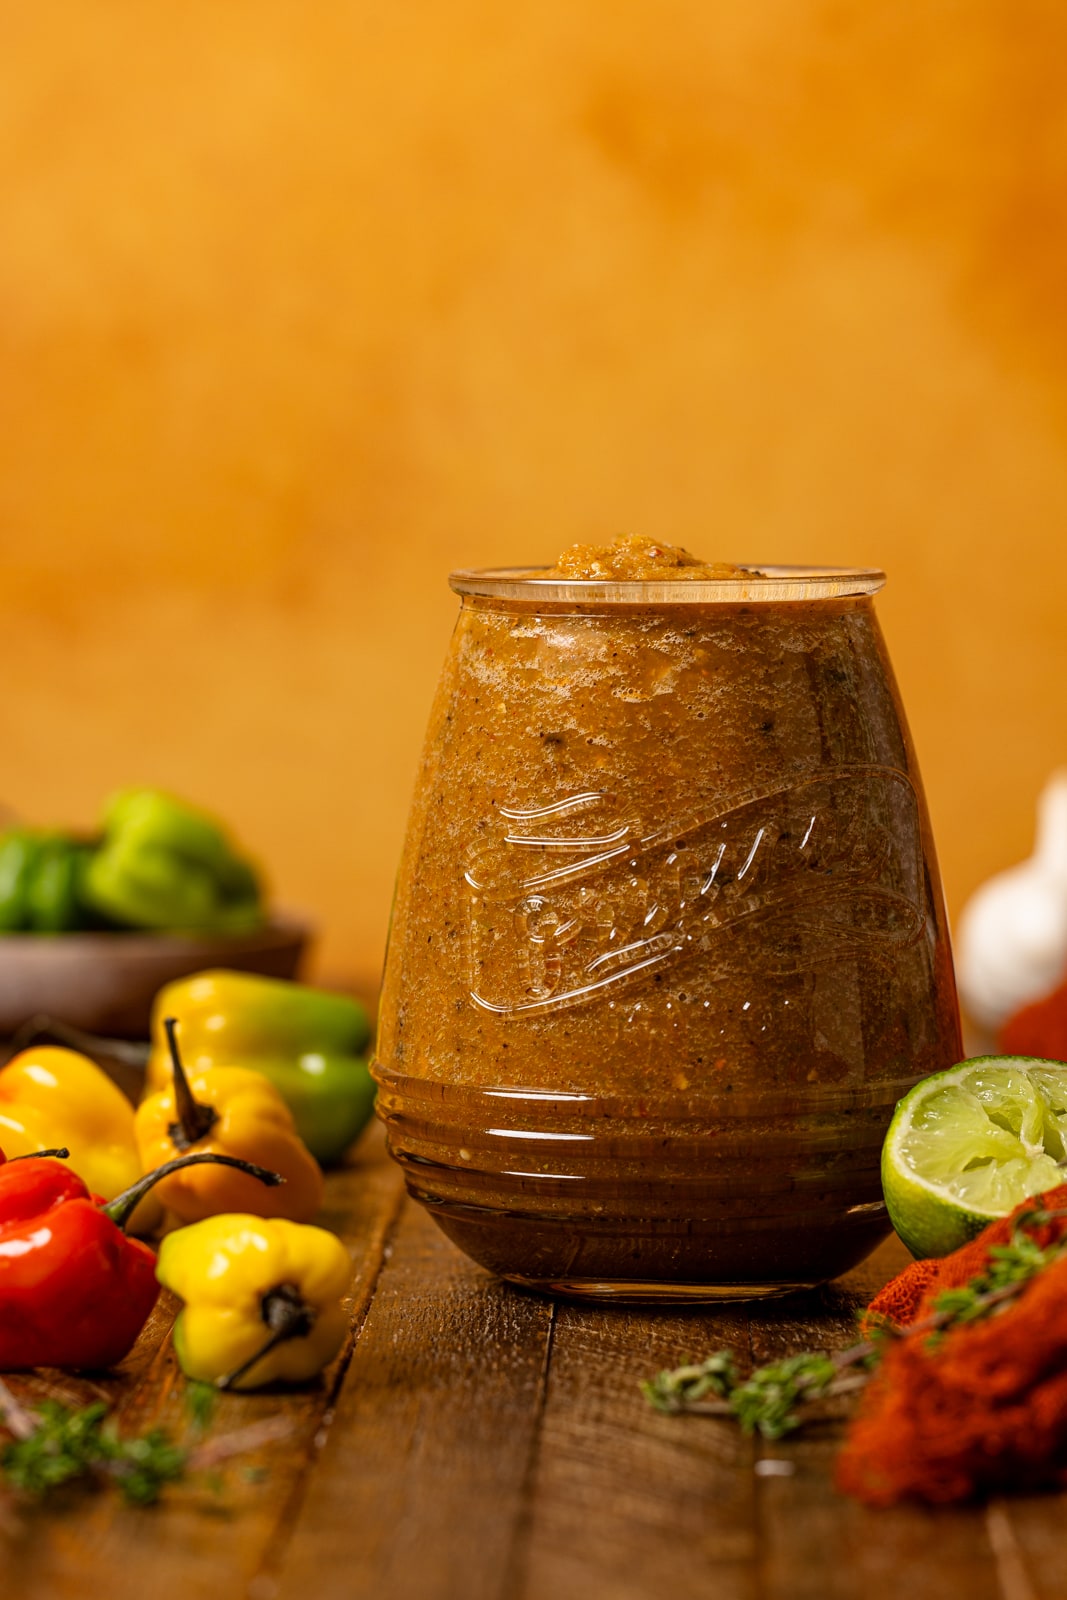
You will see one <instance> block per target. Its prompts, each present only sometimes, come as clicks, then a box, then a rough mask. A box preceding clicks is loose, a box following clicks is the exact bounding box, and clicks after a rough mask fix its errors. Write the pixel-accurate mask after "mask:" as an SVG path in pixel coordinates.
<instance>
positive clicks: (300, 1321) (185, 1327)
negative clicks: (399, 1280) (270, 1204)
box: [157, 1216, 352, 1389]
mask: <svg viewBox="0 0 1067 1600" xmlns="http://www.w3.org/2000/svg"><path fill="white" fill-rule="evenodd" d="M351 1271H352V1268H351V1263H350V1261H349V1258H348V1252H347V1250H346V1249H345V1247H344V1245H343V1244H342V1243H341V1241H340V1240H339V1239H337V1238H336V1237H335V1236H334V1235H333V1234H332V1233H327V1232H326V1231H325V1229H323V1228H308V1227H301V1226H300V1225H299V1224H297V1223H294V1222H285V1221H277V1220H275V1221H264V1220H263V1219H262V1218H260V1217H252V1216H221V1217H211V1218H209V1219H208V1220H207V1221H206V1222H197V1223H194V1224H193V1226H192V1227H189V1228H180V1229H179V1230H178V1231H177V1232H176V1233H171V1234H168V1235H167V1237H166V1238H165V1239H164V1240H163V1243H162V1245H161V1247H160V1251H159V1265H158V1267H157V1272H158V1276H159V1281H160V1282H161V1283H162V1284H165V1285H166V1287H167V1288H168V1289H171V1290H173V1291H174V1293H175V1294H177V1295H180V1296H181V1298H182V1300H184V1301H185V1306H184V1308H183V1310H182V1311H181V1313H180V1314H179V1316H178V1320H177V1322H176V1323H175V1325H174V1349H175V1352H176V1354H177V1357H178V1361H179V1363H180V1365H181V1369H182V1371H183V1372H184V1373H185V1374H186V1376H187V1377H190V1378H195V1379H199V1380H200V1381H201V1382H204V1383H213V1384H216V1385H217V1386H218V1387H219V1388H223V1389H257V1388H260V1387H261V1386H262V1385H263V1384H267V1383H273V1382H275V1381H276V1380H278V1379H282V1380H286V1381H288V1382H299V1381H301V1380H303V1379H305V1378H311V1377H314V1375H315V1373H317V1372H319V1371H320V1370H321V1369H322V1368H323V1367H324V1366H325V1365H326V1364H327V1362H329V1361H332V1360H333V1358H334V1356H335V1355H336V1354H337V1352H338V1351H339V1350H340V1348H341V1345H342V1343H343V1342H344V1337H345V1332H346V1330H347V1327H348V1319H347V1317H346V1315H345V1312H344V1309H343V1307H342V1306H341V1303H340V1302H341V1296H342V1295H343V1294H344V1293H345V1292H346V1290H347V1289H348V1284H349V1279H350V1276H351Z"/></svg>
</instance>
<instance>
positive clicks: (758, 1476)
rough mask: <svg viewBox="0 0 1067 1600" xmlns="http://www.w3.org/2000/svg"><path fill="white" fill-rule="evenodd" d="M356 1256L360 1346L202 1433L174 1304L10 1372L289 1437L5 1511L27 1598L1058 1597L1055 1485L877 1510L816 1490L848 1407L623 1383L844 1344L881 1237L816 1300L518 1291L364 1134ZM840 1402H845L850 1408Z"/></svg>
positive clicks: (27, 1394)
mask: <svg viewBox="0 0 1067 1600" xmlns="http://www.w3.org/2000/svg"><path fill="white" fill-rule="evenodd" d="M323 1220H324V1221H325V1222H326V1223H327V1225H328V1226H330V1227H332V1228H335V1229H336V1230H337V1231H338V1232H339V1233H340V1234H341V1236H342V1237H343V1239H344V1240H345V1243H346V1244H347V1245H348V1247H349V1249H350V1250H351V1253H352V1259H353V1286H352V1293H351V1302H350V1304H351V1328H352V1331H351V1337H350V1339H349V1342H348V1344H347V1345H346V1347H345V1349H344V1350H343V1351H342V1353H341V1356H340V1357H339V1358H338V1360H337V1361H336V1362H335V1363H334V1366H333V1367H332V1368H331V1369H330V1370H329V1371H328V1372H327V1373H326V1374H325V1376H324V1378H323V1380H322V1381H321V1383H318V1384H316V1385H313V1386H310V1387H308V1388H305V1389H302V1390H300V1391H289V1392H286V1393H273V1394H260V1395H233V1396H226V1397H221V1398H220V1401H219V1404H218V1406H217V1409H216V1411H215V1413H214V1415H213V1416H212V1418H211V1420H210V1424H209V1426H208V1430H207V1433H206V1434H205V1435H198V1433H197V1429H196V1426H195V1423H194V1421H193V1419H192V1417H191V1415H190V1413H189V1409H188V1407H187V1404H186V1399H185V1386H184V1380H183V1379H182V1376H181V1374H180V1372H179V1371H178V1370H177V1367H176V1365H175V1362H174V1357H173V1354H172V1352H171V1349H170V1342H169V1338H168V1333H169V1328H170V1323H171V1321H172V1318H173V1314H174V1311H175V1309H176V1308H175V1304H174V1302H172V1301H170V1299H169V1297H168V1298H166V1299H165V1302H164V1303H162V1304H161V1305H160V1307H159V1308H158V1309H157V1311H156V1313H155V1315H154V1316H153V1318H152V1321H151V1323H150V1325H149V1327H148V1328H147V1329H146V1331H145V1333H144V1335H143V1336H142V1338H141V1340H140V1341H139V1343H138V1345H137V1347H136V1348H135V1350H134V1351H133V1353H132V1355H131V1356H130V1357H129V1359H128V1360H127V1361H126V1362H125V1363H124V1365H123V1367H122V1369H121V1370H120V1371H119V1372H118V1373H116V1374H115V1375H113V1376H109V1377H106V1378H102V1379H99V1380H90V1379H88V1378H81V1377H77V1378H73V1377H70V1376H67V1375H63V1374H59V1373H50V1372H41V1373H36V1374H33V1375H26V1376H22V1377H19V1378H15V1379H12V1380H11V1385H12V1388H13V1389H15V1390H16V1392H17V1393H18V1394H19V1395H20V1396H21V1397H23V1398H25V1399H27V1400H29V1401H31V1402H32V1401H33V1400H35V1399H39V1398H41V1397H43V1396H45V1395H47V1394H55V1395H59V1396H62V1397H64V1398H68V1397H69V1398H81V1399H89V1398H92V1397H94V1396H97V1395H99V1394H105V1395H107V1396H108V1397H110V1398H111V1399H112V1400H113V1401H114V1403H115V1405H116V1406H117V1408H118V1411H119V1415H120V1417H121V1421H122V1423H123V1425H124V1426H129V1427H131V1428H133V1427H143V1426H145V1425H148V1424H154V1423H160V1424H164V1425H166V1426H167V1427H168V1428H170V1429H171V1430H172V1431H173V1433H174V1434H175V1435H176V1436H177V1437H180V1438H182V1439H184V1440H187V1441H190V1442H192V1441H195V1440H196V1439H198V1438H201V1437H202V1438H206V1439H208V1440H210V1439H211V1438H214V1437H216V1436H220V1435H222V1434H226V1433H231V1432H233V1431H234V1430H235V1429H237V1428H240V1427H243V1426H245V1425H247V1424H249V1423H252V1422H256V1421H259V1420H261V1419H263V1418H266V1417H271V1416H275V1417H276V1416H279V1415H280V1416H282V1417H283V1418H284V1419H285V1421H286V1423H287V1424H288V1430H289V1431H288V1432H287V1433H286V1435H285V1437H284V1438H280V1439H276V1440H274V1441H273V1442H270V1443H268V1444H267V1445H265V1446H263V1447H261V1448H260V1449H259V1450H258V1451H257V1452H256V1453H255V1454H254V1455H252V1456H249V1457H247V1458H241V1459H240V1460H239V1461H237V1462H231V1463H228V1464H227V1465H226V1466H225V1467H223V1468H222V1469H220V1473H219V1479H220V1481H219V1482H218V1483H214V1484H213V1483H209V1482H206V1481H197V1482H194V1483H190V1484H188V1485H183V1486H180V1487H177V1488H175V1489H173V1490H172V1491H170V1492H169V1493H168V1494H167V1496H166V1498H165V1500H164V1502H163V1503H162V1504H161V1505H159V1506H158V1507H156V1508H154V1509H151V1510H147V1511H146V1510H136V1509H132V1508H127V1507H124V1506H122V1505H121V1504H119V1503H118V1501H117V1498H116V1497H114V1496H111V1495H105V1494H96V1495H84V1494H75V1493H71V1494H70V1496H69V1498H66V1499H59V1500H56V1501H54V1502H50V1503H49V1505H48V1506H47V1507H41V1508H32V1507H31V1508H27V1507H25V1506H24V1505H22V1504H21V1503H19V1502H16V1501H14V1500H7V1501H4V1502H3V1504H2V1506H0V1511H2V1520H0V1557H2V1564H3V1572H4V1578H5V1582H4V1585H3V1587H2V1589H0V1592H2V1593H3V1594H4V1595H7V1594H11V1595H15V1594H18V1595H19V1597H20V1600H67V1597H81V1596H86V1597H88V1596H94V1597H95V1596H96V1595H97V1594H99V1595H100V1596H101V1597H102V1600H127V1597H128V1600H134V1597H137V1600H201V1597H204V1600H216V1597H218V1600H239V1597H245V1596H247V1600H308V1597H311V1596H314V1597H316V1600H319V1597H321V1600H362V1597H364V1596H366V1597H368V1600H369V1597H372V1596H373V1597H374V1600H408V1597H412V1600H414V1597H416V1596H417V1597H418V1600H542V1597H550V1600H579V1597H581V1600H658V1597H659V1596H661V1595H662V1596H669V1597H670V1600H697V1597H700V1600H709V1597H710V1600H871V1597H872V1596H878V1597H879V1600H896V1597H898V1596H899V1597H901V1600H927V1597H930V1600H933V1597H935V1596H936V1597H937V1600H945V1597H952V1596H955V1595H960V1596H966V1600H1061V1597H1063V1596H1064V1595H1065V1594H1067V1548H1065V1546H1064V1543H1063V1539H1062V1521H1063V1500H1062V1498H1061V1497H1060V1496H1048V1497H1044V1498H1042V1497H1032V1498H1027V1499H1018V1500H998V1501H995V1502H993V1503H992V1504H991V1505H989V1506H988V1507H985V1508H978V1507H976V1508H971V1509H966V1510H953V1511H937V1512H933V1511H926V1510H922V1509H919V1508H913V1507H907V1508H896V1509H894V1510H891V1511H879V1512H875V1511H869V1510H866V1509H864V1508H863V1507H861V1506H858V1505H855V1504H854V1503H852V1502H851V1501H848V1500H845V1499H843V1498H842V1497H841V1496H839V1495H837V1494H835V1492H834V1490H833V1488H832V1467H833V1460H834V1455H835V1452H836V1449H837V1446H838V1443H839V1440H840V1436H841V1429H842V1420H841V1419H840V1418H839V1419H831V1420H829V1421H827V1422H825V1423H820V1424H819V1425H818V1426H817V1427H814V1428H812V1429H811V1430H809V1431H806V1432H805V1433H804V1434H802V1435H801V1436H800V1437H798V1438H796V1439H793V1440H789V1441H785V1442H782V1443H778V1444H775V1445H768V1444H764V1443H761V1442H753V1441H752V1440H749V1439H746V1438H745V1437H744V1436H743V1435H742V1434H741V1433H740V1432H739V1430H738V1429H737V1428H736V1427H734V1426H733V1425H732V1424H731V1423H729V1422H724V1421H719V1420H718V1419H709V1418H704V1417H663V1416H659V1415H658V1414H656V1413H655V1412H653V1411H652V1410H650V1408H649V1407H648V1406H647V1405H646V1403H645V1402H644V1400H643V1399H642V1397H641V1394H640V1392H639V1389H638V1384H639V1382H640V1380H641V1379H642V1378H644V1377H647V1376H649V1375H651V1374H652V1373H654V1372H655V1371H657V1370H658V1369H659V1368H660V1367H665V1366H673V1365H676V1364H678V1363H680V1362H682V1361H685V1360H687V1359H689V1358H691V1357H699V1356H701V1355H702V1354H704V1353H705V1352H707V1351H708V1350H709V1349H712V1348H717V1347H720V1346H723V1345H731V1346H733V1347H734V1348H735V1349H736V1350H737V1351H738V1353H739V1355H740V1356H741V1357H742V1358H743V1359H748V1358H751V1359H752V1360H754V1361H762V1360H766V1359H769V1358H771V1357H774V1356H776V1355H785V1354H788V1353H791V1352H795V1351H798V1350H802V1349H810V1348H820V1347H821V1348H828V1347H834V1346H840V1345H843V1344H847V1343H849V1342H851V1339H852V1337H853V1326H854V1312H855V1309H856V1307H857V1306H859V1305H861V1304H864V1303H865V1302H866V1301H867V1300H868V1299H869V1298H870V1296H871V1294H872V1293H873V1292H874V1290H875V1289H876V1288H877V1287H878V1286H879V1284H880V1283H882V1282H883V1281H884V1280H885V1279H886V1278H887V1277H888V1276H889V1275H890V1274H891V1273H892V1272H894V1271H896V1270H897V1269H898V1268H899V1267H900V1266H901V1265H902V1264H903V1261H904V1260H905V1259H906V1258H905V1255H904V1252H903V1249H902V1247H901V1246H900V1245H899V1244H897V1243H896V1242H893V1243H890V1244H887V1245H885V1246H883V1247H882V1248H881V1249H880V1250H879V1251H878V1252H877V1253H876V1254H875V1255H874V1256H873V1257H872V1258H871V1259H870V1261H868V1262H866V1263H865V1264H864V1265H863V1266H862V1267H860V1268H858V1269H857V1270H856V1271H855V1272H853V1273H851V1274H849V1275H848V1276H847V1277H846V1278H844V1279H841V1280H839V1281H838V1282H837V1283H836V1284H833V1285H831V1286H829V1287H827V1288H826V1289H823V1290H820V1291H817V1292H815V1293H812V1294H808V1295H798V1296H795V1297H793V1298H791V1299H789V1300H786V1301H779V1302H775V1303H769V1304H765V1305H753V1306H751V1307H746V1306H733V1307H730V1308H727V1309H723V1310H714V1309H707V1308H703V1309H699V1310H696V1309H688V1310H678V1311H672V1310H663V1309H644V1308H641V1309H634V1308H623V1307H617V1308H616V1307H585V1306H579V1305H574V1304H570V1303H566V1302H563V1301H560V1302H556V1303H553V1302H552V1301H550V1300H547V1299H543V1298H540V1297H538V1296H535V1295H532V1294H527V1293H524V1292H522V1291H520V1290H517V1289H512V1288H510V1287H509V1286H507V1285H506V1284H502V1283H499V1282H497V1281H495V1280H494V1279H492V1278H490V1277H488V1276H487V1275H486V1274H485V1273H484V1272H482V1271H481V1270H480V1269H479V1268H477V1267H476V1266H474V1265H473V1264H472V1263H471V1262H469V1261H467V1260H466V1258H465V1257H463V1256H461V1255H460V1254H459V1253H458V1252H457V1251H456V1250H455V1249H454V1248H453V1247H452V1246H451V1245H450V1244H449V1243H448V1242H447V1240H446V1239H445V1238H444V1236H443V1235H442V1234H440V1233H439V1232H438V1230H437V1228H436V1227H435V1225H434V1223H433V1221H432V1219H431V1218H430V1217H429V1216H427V1215H426V1213H425V1212H423V1211H422V1210H421V1209H420V1208H418V1207H417V1206H415V1205H413V1204H411V1203H410V1202H409V1201H407V1199H406V1198H405V1197H404V1194H403V1188H402V1184H401V1180H400V1176H399V1173H398V1172H397V1171H396V1170H395V1169H394V1168H393V1166H392V1164H391V1163H390V1162H389V1161H388V1159H387V1158H386V1156H385V1153H384V1149H383V1146H382V1140H381V1135H380V1132H379V1130H377V1129H374V1130H372V1131H371V1132H370V1133H368V1135H367V1136H366V1137H365V1139H364V1140H363V1142H362V1143H361V1145H360V1146H359V1147H358V1148H357V1150H356V1152H355V1154H354V1156H353V1158H352V1161H351V1164H350V1165H349V1166H348V1167H346V1168H345V1169H344V1170H343V1171H341V1172H339V1173H335V1174H333V1175H332V1176H331V1177H330V1179H329V1181H328V1186H327V1210H326V1213H325V1216H324V1219H323ZM844 1404H845V1403H844V1402H842V1407H843V1406H844Z"/></svg>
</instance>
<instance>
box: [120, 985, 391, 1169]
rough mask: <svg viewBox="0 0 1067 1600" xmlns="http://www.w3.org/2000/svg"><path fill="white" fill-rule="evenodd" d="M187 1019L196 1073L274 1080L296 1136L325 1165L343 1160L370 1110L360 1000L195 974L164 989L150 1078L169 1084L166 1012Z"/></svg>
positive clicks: (156, 1084)
mask: <svg viewBox="0 0 1067 1600" xmlns="http://www.w3.org/2000/svg"><path fill="white" fill-rule="evenodd" d="M166 1017H177V1018H178V1021H179V1022H180V1024H181V1040H182V1054H183V1056H184V1059H185V1063H186V1066H187V1068H188V1070H189V1071H190V1072H201V1071H204V1070H207V1069H210V1068H215V1067H222V1066H226V1067H246V1068H247V1067H251V1068H253V1069H254V1070H255V1071H256V1072H261V1073H262V1074H263V1075H264V1077H266V1078H269V1079H270V1081H271V1083H273V1085H274V1087H275V1088H276V1089H277V1090H278V1091H279V1093H280V1094H281V1096H282V1098H283V1099H284V1101H285V1103H286V1105H287V1106H288V1107H289V1109H290V1111H291V1112H292V1114H293V1120H294V1122H295V1123H296V1128H297V1132H298V1133H299V1134H300V1137H301V1138H302V1139H303V1141H304V1143H305V1144H306V1145H307V1147H308V1149H309V1150H310V1151H311V1153H312V1155H314V1156H315V1157H316V1159H317V1160H319V1161H321V1162H322V1163H323V1164H324V1165H327V1166H328V1165H329V1164H330V1163H331V1162H333V1161H337V1160H339V1159H340V1157H341V1156H342V1155H343V1154H344V1152H345V1150H347V1148H348V1146H349V1145H350V1144H351V1143H352V1141H353V1140H354V1139H355V1137H356V1135H357V1134H358V1133H360V1132H361V1131H362V1129H363V1127H364V1126H365V1125H366V1123H367V1122H368V1120H369V1118H370V1116H371V1113H372V1111H373V1109H374V1080H373V1078H372V1077H371V1075H370V1069H369V1067H368V1065H367V1062H366V1060H365V1059H364V1058H363V1054H362V1052H363V1050H364V1049H365V1047H366V1044H367V1041H368V1039H369V1037H370V1023H369V1022H368V1020H367V1013H366V1011H365V1010H364V1009H363V1007H362V1006H361V1005H360V1004H359V1002H358V1000H352V999H349V998H347V997H346V996H344V995H335V994H326V993H324V992H323V991H322V990H319V989H312V988H308V987H307V986H305V985H304V984H299V983H288V982H286V981H284V980H283V979H281V978H260V977H255V976H253V975H252V974H250V973H245V972H227V971H225V970H216V971H211V972H199V973H196V974H195V975H194V976H192V977H190V978H182V979H179V980H178V981H177V982H176V983H170V984H168V985H167V986H166V988H164V989H161V990H160V992H159V994H158V995H157V997H156V1002H155V1006H154V1008H153V1013H152V1055H151V1058H150V1060H149V1063H148V1082H149V1084H150V1085H151V1086H152V1087H153V1088H155V1089H162V1088H164V1087H165V1086H166V1085H167V1084H168V1083H169V1082H170V1053H169V1049H168V1046H167V1042H166V1032H165V1029H164V1018H166Z"/></svg>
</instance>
